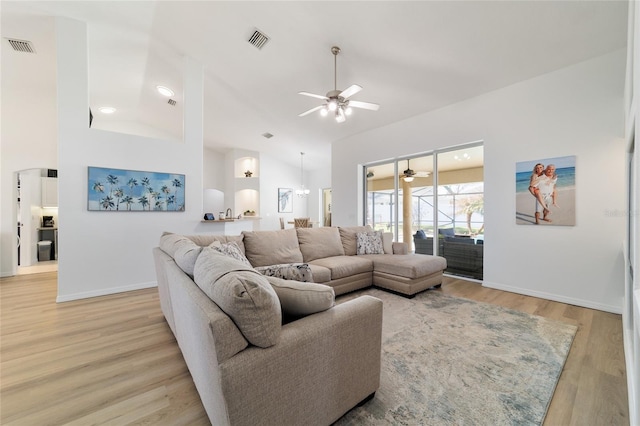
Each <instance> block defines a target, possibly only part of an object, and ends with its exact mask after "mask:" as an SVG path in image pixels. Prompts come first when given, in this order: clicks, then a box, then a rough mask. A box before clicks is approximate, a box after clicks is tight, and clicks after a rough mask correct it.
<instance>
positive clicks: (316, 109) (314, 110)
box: [298, 105, 324, 117]
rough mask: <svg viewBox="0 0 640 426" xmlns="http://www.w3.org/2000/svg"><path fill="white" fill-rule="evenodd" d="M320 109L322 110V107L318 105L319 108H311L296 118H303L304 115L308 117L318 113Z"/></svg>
mask: <svg viewBox="0 0 640 426" xmlns="http://www.w3.org/2000/svg"><path fill="white" fill-rule="evenodd" d="M322 108H324V105H320V106H317V107H314V108H311V109H310V110H307V111H305V112H303V113H300V114H298V117H304V116H305V115H309V114H311V113H312V112H316V111H318V110H319V109H322Z"/></svg>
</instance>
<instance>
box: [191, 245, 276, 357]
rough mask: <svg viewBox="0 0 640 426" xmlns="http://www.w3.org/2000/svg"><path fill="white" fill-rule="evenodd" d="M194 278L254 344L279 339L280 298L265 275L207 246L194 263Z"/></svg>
mask: <svg viewBox="0 0 640 426" xmlns="http://www.w3.org/2000/svg"><path fill="white" fill-rule="evenodd" d="M194 281H195V283H196V284H197V285H198V287H200V288H201V289H202V291H203V292H204V293H205V294H206V295H207V296H208V297H209V298H210V299H211V300H212V301H213V302H214V303H215V304H216V305H218V306H219V307H220V309H222V310H223V311H224V312H225V313H226V314H227V315H229V317H230V318H231V319H232V320H233V322H234V323H235V324H236V326H238V329H240V332H241V333H242V335H243V336H244V337H245V338H246V339H247V340H248V341H249V342H250V343H251V344H253V345H255V346H259V347H261V348H267V347H269V346H273V345H275V344H276V343H277V342H278V339H279V337H280V331H281V328H282V325H281V324H282V312H281V309H280V302H279V300H278V296H277V295H276V292H275V291H274V289H273V287H272V286H271V284H269V282H268V281H267V279H266V278H265V277H264V276H262V275H260V274H259V273H258V272H256V271H255V270H253V269H252V268H250V267H247V266H246V265H245V264H244V263H242V262H240V261H238V260H236V259H233V258H231V257H229V256H226V255H223V254H221V253H219V252H218V251H216V250H215V249H214V248H212V247H205V248H203V249H202V253H200V256H198V260H197V261H196V264H195V268H194Z"/></svg>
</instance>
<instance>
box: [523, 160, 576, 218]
mask: <svg viewBox="0 0 640 426" xmlns="http://www.w3.org/2000/svg"><path fill="white" fill-rule="evenodd" d="M516 224H518V225H561V226H574V225H575V224H576V157H575V155H570V156H566V157H554V158H542V159H537V160H530V161H522V162H518V163H516Z"/></svg>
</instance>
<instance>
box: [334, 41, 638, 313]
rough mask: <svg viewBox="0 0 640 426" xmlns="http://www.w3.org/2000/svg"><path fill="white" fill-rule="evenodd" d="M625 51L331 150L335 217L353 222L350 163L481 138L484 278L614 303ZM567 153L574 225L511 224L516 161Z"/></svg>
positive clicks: (619, 279)
mask: <svg viewBox="0 0 640 426" xmlns="http://www.w3.org/2000/svg"><path fill="white" fill-rule="evenodd" d="M624 70H625V52H624V51H623V50H620V51H617V52H614V53H611V54H608V55H605V56H602V57H599V58H595V59H593V60H590V61H587V62H584V63H580V64H577V65H574V66H571V67H568V68H565V69H562V70H559V71H556V72H553V73H549V74H546V75H543V76H540V77H537V78H534V79H531V80H528V81H525V82H521V83H518V84H514V85H512V86H509V87H506V88H503V89H500V90H496V91H494V92H491V93H487V94H485V95H482V96H479V97H476V98H473V99H469V100H466V101H464V102H460V103H458V104H455V105H451V106H449V107H446V108H443V109H440V110H437V111H434V112H431V113H428V114H423V115H420V116H417V117H414V118H411V119H408V120H405V121H402V122H398V123H395V124H392V125H389V126H386V127H383V128H380V129H376V130H372V131H370V132H366V133H363V134H359V135H356V136H354V137H352V138H349V139H347V140H342V141H340V143H336V144H333V147H332V182H334V183H335V182H340V183H341V184H340V185H334V186H333V204H334V213H333V218H334V224H336V225H355V224H358V223H360V220H361V219H360V218H361V217H362V210H361V209H362V206H361V205H360V204H361V203H360V201H359V200H360V197H361V196H360V192H359V190H360V188H361V187H360V186H359V185H358V181H359V179H360V178H359V176H358V164H363V163H367V162H371V161H376V160H379V159H384V158H393V157H396V156H402V155H408V154H412V153H418V152H426V151H429V150H433V149H436V148H443V147H449V146H454V145H458V144H463V143H468V142H472V141H477V140H484V158H485V169H484V170H485V251H484V253H485V255H484V285H485V286H488V287H495V288H501V289H505V290H510V291H514V292H517V293H523V294H530V295H535V296H541V297H545V298H548V299H553V300H559V301H563V302H568V303H572V304H576V305H581V306H587V307H592V308H596V309H602V310H606V311H612V312H618V313H619V312H620V311H621V303H622V295H623V285H622V283H623V265H622V253H621V246H622V240H623V238H624V235H625V217H624V215H615V214H611V212H615V211H616V210H617V211H624V209H625V196H626V194H625V191H624V182H625V180H624V169H625V166H624V164H625V159H624V158H625V157H624V141H623V132H624V129H623V113H622V105H623V99H622V97H623V84H624V72H625V71H624ZM565 155H576V156H577V159H576V184H577V189H576V226H573V227H559V226H546V227H544V226H539V227H536V226H523V225H516V224H515V178H514V177H515V163H516V162H518V161H524V160H531V159H536V158H550V157H559V156H565Z"/></svg>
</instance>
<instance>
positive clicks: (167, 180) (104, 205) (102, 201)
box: [87, 167, 185, 212]
mask: <svg viewBox="0 0 640 426" xmlns="http://www.w3.org/2000/svg"><path fill="white" fill-rule="evenodd" d="M88 185H89V188H88V197H87V198H88V203H87V209H88V210H89V211H124V212H131V211H140V212H141V211H179V212H180V211H184V208H185V175H179V174H175V173H158V172H142V171H137V170H121V169H110V168H104V167H89V178H88Z"/></svg>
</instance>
